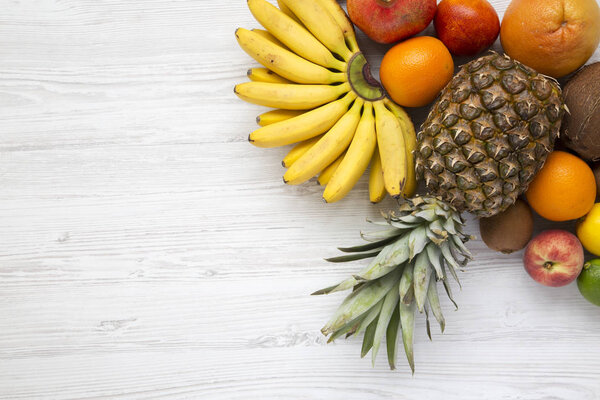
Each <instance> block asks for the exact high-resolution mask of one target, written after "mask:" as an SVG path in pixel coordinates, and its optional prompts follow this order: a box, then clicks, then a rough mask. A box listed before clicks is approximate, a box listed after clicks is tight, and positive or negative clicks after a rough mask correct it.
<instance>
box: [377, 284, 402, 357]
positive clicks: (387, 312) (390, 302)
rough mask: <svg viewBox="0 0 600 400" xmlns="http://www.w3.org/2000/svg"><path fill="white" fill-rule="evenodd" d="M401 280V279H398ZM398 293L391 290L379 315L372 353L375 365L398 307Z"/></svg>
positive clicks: (393, 289)
mask: <svg viewBox="0 0 600 400" xmlns="http://www.w3.org/2000/svg"><path fill="white" fill-rule="evenodd" d="M398 278H399V277H398ZM398 297H399V294H398V291H397V290H395V288H394V287H392V288H391V289H390V291H389V292H388V294H387V295H386V296H385V300H384V301H383V306H382V307H381V312H380V313H379V319H378V320H377V328H376V329H375V337H374V338H373V350H372V351H371V362H372V363H373V366H374V365H375V358H376V357H377V353H378V352H379V346H380V345H381V340H382V339H383V335H384V334H385V332H386V331H387V327H388V324H389V323H390V319H391V318H392V313H393V312H394V309H395V308H396V306H397V305H398Z"/></svg>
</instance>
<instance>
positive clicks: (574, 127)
mask: <svg viewBox="0 0 600 400" xmlns="http://www.w3.org/2000/svg"><path fill="white" fill-rule="evenodd" d="M563 96H564V99H565V104H566V105H567V108H568V109H569V112H567V113H565V116H564V118H563V121H562V126H561V137H562V142H563V143H564V144H565V146H566V147H568V148H569V149H571V150H573V151H574V152H575V153H577V154H578V155H579V156H580V157H581V158H583V159H584V160H586V161H600V62H597V63H594V64H590V65H588V66H585V67H584V68H582V69H581V70H580V71H579V72H577V74H575V76H574V77H573V78H572V79H571V80H570V81H569V82H567V84H566V86H565V89H564V91H563Z"/></svg>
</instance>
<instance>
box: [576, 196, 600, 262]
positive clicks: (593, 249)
mask: <svg viewBox="0 0 600 400" xmlns="http://www.w3.org/2000/svg"><path fill="white" fill-rule="evenodd" d="M577 237H579V241H581V244H583V247H585V249H586V250H587V251H589V252H590V253H593V254H595V255H597V256H600V203H596V204H594V206H593V207H592V209H591V210H590V212H589V213H588V215H586V216H585V217H584V218H583V219H582V220H581V221H580V222H579V224H577Z"/></svg>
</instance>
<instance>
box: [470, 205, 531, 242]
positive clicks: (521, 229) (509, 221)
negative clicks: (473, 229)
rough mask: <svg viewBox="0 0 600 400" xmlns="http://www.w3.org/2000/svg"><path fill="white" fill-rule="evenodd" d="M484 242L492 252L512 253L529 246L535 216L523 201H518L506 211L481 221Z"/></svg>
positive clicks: (480, 229)
mask: <svg viewBox="0 0 600 400" xmlns="http://www.w3.org/2000/svg"><path fill="white" fill-rule="evenodd" d="M479 232H480V234H481V239H482V240H483V242H484V243H485V244H486V245H487V247H489V248H490V249H492V250H495V251H500V252H502V253H506V254H509V253H512V252H514V251H517V250H521V249H523V248H525V246H527V243H528V242H529V240H530V239H531V235H532V234H533V214H532V213H531V208H529V205H528V204H527V203H525V202H524V201H523V200H521V199H518V200H517V201H516V202H515V204H513V205H512V206H510V207H508V208H507V209H506V211H504V212H501V213H500V214H496V215H494V216H493V217H489V218H481V219H480V220H479Z"/></svg>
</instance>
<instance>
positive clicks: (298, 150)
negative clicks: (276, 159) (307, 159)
mask: <svg viewBox="0 0 600 400" xmlns="http://www.w3.org/2000/svg"><path fill="white" fill-rule="evenodd" d="M321 137H322V135H319V136H315V137H314V138H312V139H307V140H303V141H301V142H300V143H298V144H296V145H295V146H294V147H292V149H291V150H290V151H289V152H288V153H287V154H286V155H285V157H283V160H282V161H281V165H283V167H284V168H289V167H291V166H292V164H293V163H295V162H296V161H298V159H299V158H300V157H302V155H303V154H304V153H306V152H307V151H308V149H310V148H311V147H312V146H313V145H314V144H315V143H317V142H318V141H319V139H321Z"/></svg>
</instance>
